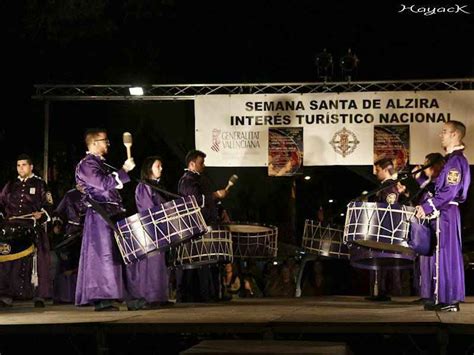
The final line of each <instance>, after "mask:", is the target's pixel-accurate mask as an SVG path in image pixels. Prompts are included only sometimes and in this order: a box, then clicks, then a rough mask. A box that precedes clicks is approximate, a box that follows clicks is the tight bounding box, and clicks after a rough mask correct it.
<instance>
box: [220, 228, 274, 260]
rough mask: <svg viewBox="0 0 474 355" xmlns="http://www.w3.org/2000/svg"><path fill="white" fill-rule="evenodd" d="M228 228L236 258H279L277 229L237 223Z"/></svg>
mask: <svg viewBox="0 0 474 355" xmlns="http://www.w3.org/2000/svg"><path fill="white" fill-rule="evenodd" d="M227 226H228V227H229V229H230V232H231V233H232V242H233V248H234V257H236V258H252V259H254V258H255V259H262V258H275V257H276V256H277V253H278V228H277V227H275V226H272V225H265V224H257V223H249V222H235V223H230V224H227Z"/></svg>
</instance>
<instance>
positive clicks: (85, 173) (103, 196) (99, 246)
mask: <svg viewBox="0 0 474 355" xmlns="http://www.w3.org/2000/svg"><path fill="white" fill-rule="evenodd" d="M104 163H105V160H104V159H103V158H101V157H99V156H96V155H93V154H87V155H86V157H85V158H83V159H82V160H81V161H80V162H79V164H78V165H77V167H76V183H77V184H79V185H81V186H82V187H83V188H84V190H85V194H86V195H87V197H88V198H90V199H92V200H94V201H95V202H97V203H99V204H100V205H101V206H102V207H103V209H105V210H106V211H107V212H108V213H109V215H114V214H118V213H120V212H123V207H122V198H121V197H120V194H119V191H118V190H119V189H121V188H122V187H123V184H124V183H126V182H128V181H130V178H129V176H128V175H127V173H126V172H125V171H124V170H122V169H121V170H119V171H118V172H110V171H109V170H108V168H107V166H106V165H105V164H104ZM122 265H123V261H122V258H121V256H120V253H119V250H118V247H117V244H116V241H115V240H114V232H113V230H112V228H111V227H110V226H109V225H108V224H107V222H106V221H105V220H104V219H103V218H102V216H100V215H99V214H98V213H97V212H96V211H95V210H94V209H93V208H92V207H88V208H87V211H86V217H85V220H84V232H83V235H82V247H81V256H80V260H79V270H78V275H77V287H76V305H85V304H90V303H93V302H95V301H100V300H122V299H124V298H125V290H124V278H123V274H122Z"/></svg>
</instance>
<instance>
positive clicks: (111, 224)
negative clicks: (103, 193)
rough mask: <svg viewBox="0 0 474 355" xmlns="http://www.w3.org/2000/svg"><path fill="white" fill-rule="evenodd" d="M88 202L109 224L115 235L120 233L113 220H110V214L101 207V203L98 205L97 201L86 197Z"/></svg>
mask: <svg viewBox="0 0 474 355" xmlns="http://www.w3.org/2000/svg"><path fill="white" fill-rule="evenodd" d="M86 200H87V202H89V204H90V205H91V207H92V209H93V210H94V211H96V212H97V213H98V214H99V215H100V216H101V217H102V218H103V219H104V221H105V222H107V224H108V225H109V227H110V228H112V230H113V231H114V232H115V233H118V232H119V231H118V229H117V226H116V225H115V223H114V222H112V220H111V219H110V217H109V214H108V213H107V212H106V211H105V209H104V208H103V207H102V206H101V205H100V203H98V202H97V201H94V200H93V199H92V198H91V197H90V196H87V197H86Z"/></svg>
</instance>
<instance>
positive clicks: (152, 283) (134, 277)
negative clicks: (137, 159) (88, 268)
mask: <svg viewBox="0 0 474 355" xmlns="http://www.w3.org/2000/svg"><path fill="white" fill-rule="evenodd" d="M162 170H163V167H162V160H161V158H160V157H159V156H151V157H147V158H145V161H144V162H143V165H142V169H141V173H140V175H141V179H142V180H144V181H146V182H147V183H148V184H151V185H155V186H157V187H160V179H161V173H162ZM166 201H167V199H166V196H165V195H164V194H162V193H160V192H159V191H157V190H154V189H153V188H152V187H150V186H149V185H147V184H145V183H143V182H141V183H139V184H138V185H137V188H136V189H135V202H136V205H137V210H138V212H143V211H146V210H148V209H150V208H152V207H155V206H160V205H161V204H162V203H165V202H166ZM126 268H127V289H128V291H129V293H130V296H131V297H132V298H133V299H143V300H145V301H146V305H145V308H158V307H159V306H162V305H167V304H169V302H168V268H167V267H166V262H165V253H152V254H151V255H148V256H147V258H145V259H142V260H139V261H137V262H134V263H131V264H129V265H127V266H126Z"/></svg>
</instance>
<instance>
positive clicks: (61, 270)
mask: <svg viewBox="0 0 474 355" xmlns="http://www.w3.org/2000/svg"><path fill="white" fill-rule="evenodd" d="M85 213H86V205H85V204H84V201H83V196H82V193H81V192H80V191H79V190H77V189H72V190H69V191H68V192H66V194H65V195H64V197H63V199H62V200H61V202H60V203H59V205H58V207H57V208H56V209H55V210H54V212H53V224H54V223H60V224H62V226H63V230H64V235H65V236H66V237H68V236H69V237H70V236H75V238H79V237H77V234H80V235H81V237H80V239H82V228H83V224H84V215H85ZM80 239H79V240H77V241H76V242H74V243H72V244H71V245H70V246H69V247H67V248H66V249H67V250H64V251H57V254H58V258H59V265H58V270H57V272H56V275H55V277H54V281H53V300H54V301H56V302H63V303H74V300H75V293H76V283H77V267H78V263H79V254H80V243H81V241H80Z"/></svg>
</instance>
